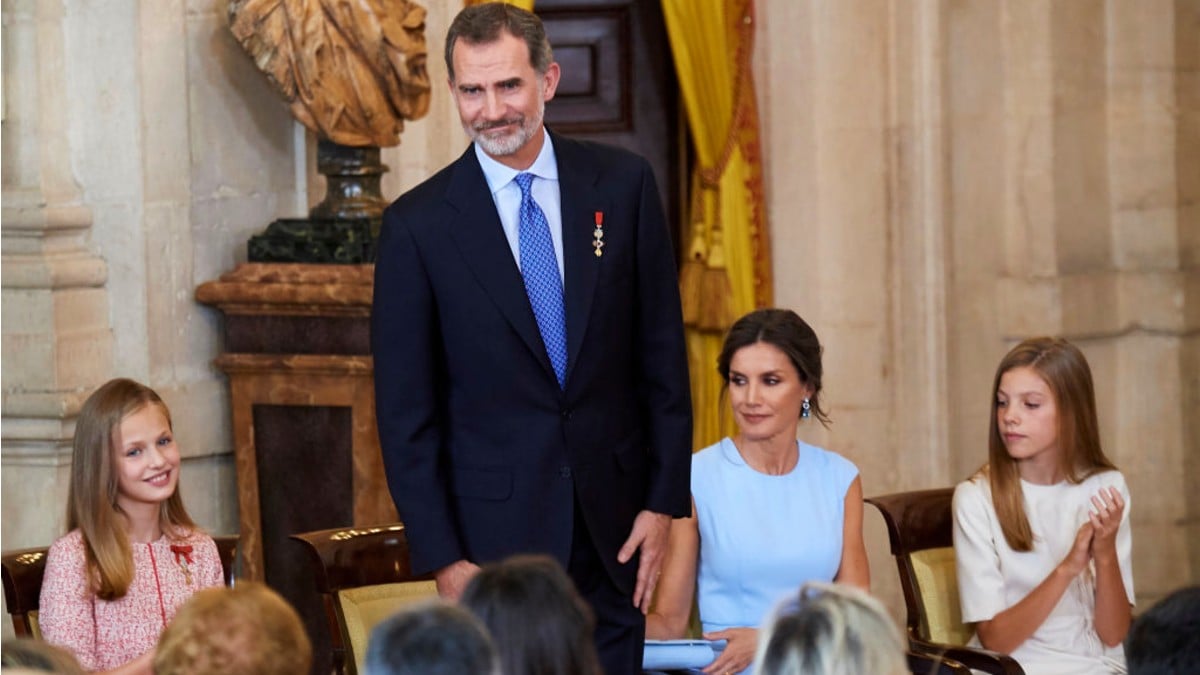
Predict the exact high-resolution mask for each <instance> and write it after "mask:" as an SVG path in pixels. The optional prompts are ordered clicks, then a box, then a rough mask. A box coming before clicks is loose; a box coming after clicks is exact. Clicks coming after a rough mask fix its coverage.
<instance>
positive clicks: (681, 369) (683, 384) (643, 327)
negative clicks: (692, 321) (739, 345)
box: [636, 160, 692, 518]
mask: <svg viewBox="0 0 1200 675" xmlns="http://www.w3.org/2000/svg"><path fill="white" fill-rule="evenodd" d="M641 167H642V171H641V176H642V178H641V199H640V205H639V207H638V221H639V222H638V242H637V261H636V264H637V284H638V288H637V296H638V308H637V321H638V333H637V334H638V342H639V345H638V347H639V348H638V350H637V353H638V355H639V358H640V360H641V361H640V363H639V368H638V372H640V373H641V382H640V385H641V386H640V387H638V393H639V395H640V396H641V397H642V401H641V403H642V408H643V410H644V411H645V416H646V420H647V427H648V430H649V435H648V438H649V446H650V449H649V452H650V474H649V484H648V486H647V487H648V489H647V497H646V507H645V508H647V509H649V510H651V511H654V512H656V513H665V514H668V515H671V516H674V517H677V518H679V517H686V516H689V515H691V485H690V483H691V465H692V461H691V460H692V400H691V384H690V380H689V379H688V364H687V346H686V343H685V342H684V337H683V310H682V309H681V307H680V301H679V276H678V272H677V270H676V267H675V253H674V247H673V246H672V245H671V236H670V232H669V230H668V228H667V222H666V218H665V217H664V215H663V210H662V203H661V202H660V201H659V194H658V186H657V185H656V184H655V181H654V174H653V173H652V172H651V171H650V167H649V165H648V164H646V162H645V161H644V160H642V162H641Z"/></svg>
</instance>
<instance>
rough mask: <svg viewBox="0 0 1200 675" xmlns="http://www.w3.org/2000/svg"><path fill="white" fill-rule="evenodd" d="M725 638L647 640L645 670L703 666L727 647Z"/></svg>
mask: <svg viewBox="0 0 1200 675" xmlns="http://www.w3.org/2000/svg"><path fill="white" fill-rule="evenodd" d="M725 644H726V641H725V640H646V646H645V648H644V649H643V652H642V669H643V670H681V669H685V668H703V667H704V666H707V665H708V664H710V663H712V662H713V660H714V659H716V658H717V655H718V654H720V653H721V652H722V651H724V649H725Z"/></svg>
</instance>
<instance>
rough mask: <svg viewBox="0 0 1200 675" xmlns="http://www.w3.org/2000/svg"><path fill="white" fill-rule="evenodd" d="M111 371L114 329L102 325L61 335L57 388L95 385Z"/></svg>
mask: <svg viewBox="0 0 1200 675" xmlns="http://www.w3.org/2000/svg"><path fill="white" fill-rule="evenodd" d="M111 373H112V331H110V330H109V329H107V328H99V329H96V330H88V331H73V332H70V333H64V334H60V335H59V338H58V363H57V377H56V378H55V379H56V382H55V384H56V388H60V389H67V390H71V389H84V388H91V387H95V386H97V385H99V384H101V383H103V382H105V381H106V380H108V378H109V376H110V374H111Z"/></svg>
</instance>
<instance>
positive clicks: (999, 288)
mask: <svg viewBox="0 0 1200 675" xmlns="http://www.w3.org/2000/svg"><path fill="white" fill-rule="evenodd" d="M996 307H997V309H998V313H997V314H998V317H997V318H998V322H999V328H1000V332H1001V334H1002V335H1004V337H1005V338H1007V339H1011V340H1022V339H1024V338H1025V337H1028V336H1031V335H1048V334H1049V335H1052V334H1056V333H1060V332H1062V323H1063V318H1062V312H1063V301H1062V289H1061V288H1060V286H1059V284H1058V282H1057V281H1056V280H1053V279H1016V278H1012V277H1001V278H1000V279H999V280H998V281H997V284H996Z"/></svg>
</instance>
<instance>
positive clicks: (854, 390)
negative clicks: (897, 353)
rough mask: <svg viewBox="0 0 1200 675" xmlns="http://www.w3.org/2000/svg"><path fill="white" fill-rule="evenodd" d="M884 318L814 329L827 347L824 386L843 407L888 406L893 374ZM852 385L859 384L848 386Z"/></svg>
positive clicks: (855, 300) (855, 299) (856, 299)
mask: <svg viewBox="0 0 1200 675" xmlns="http://www.w3.org/2000/svg"><path fill="white" fill-rule="evenodd" d="M868 297H869V296H868ZM839 304H845V305H852V304H866V302H865V298H864V297H862V296H847V297H846V299H845V300H844V301H843V302H841V303H839ZM883 319H884V315H883V314H880V315H878V316H877V317H876V320H874V321H845V320H827V321H825V322H823V323H822V324H821V325H819V326H814V330H816V331H817V335H818V336H819V337H820V338H821V344H822V345H823V346H824V348H825V352H824V354H823V357H822V360H823V362H824V365H825V376H824V380H825V386H826V387H828V388H829V391H833V392H836V394H837V398H838V401H839V403H840V404H842V405H849V406H853V407H855V408H858V407H871V408H873V407H886V405H887V401H888V400H889V399H890V398H891V389H892V373H891V371H890V369H889V366H888V364H887V360H886V354H887V353H888V346H889V345H888V326H887V325H886V324H885V323H884V320H883ZM851 382H854V383H858V384H857V386H847V385H848V384H849V383H851Z"/></svg>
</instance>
